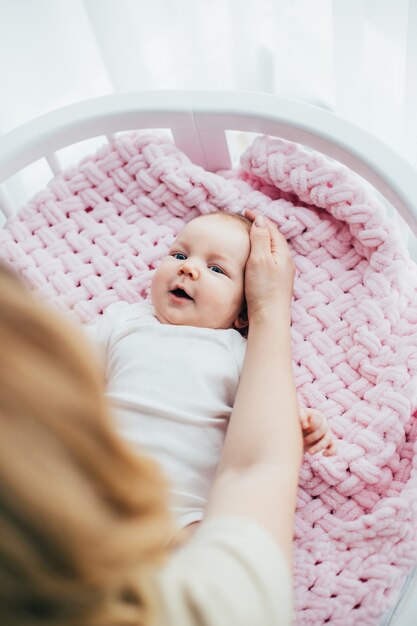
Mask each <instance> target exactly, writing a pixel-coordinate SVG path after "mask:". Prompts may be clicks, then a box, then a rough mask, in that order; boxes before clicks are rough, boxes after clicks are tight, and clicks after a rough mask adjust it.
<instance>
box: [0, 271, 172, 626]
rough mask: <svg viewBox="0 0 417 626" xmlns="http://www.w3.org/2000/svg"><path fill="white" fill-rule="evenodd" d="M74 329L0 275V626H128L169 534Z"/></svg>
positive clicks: (146, 615) (143, 463)
mask: <svg viewBox="0 0 417 626" xmlns="http://www.w3.org/2000/svg"><path fill="white" fill-rule="evenodd" d="M165 488H166V485H165V482H164V480H163V478H162V476H161V474H160V472H159V470H158V467H157V466H156V465H155V464H154V463H153V462H152V461H150V460H148V459H146V458H138V456H137V455H136V454H135V453H133V451H131V450H130V449H129V448H128V447H127V446H125V445H124V444H123V443H122V442H121V441H120V440H119V439H118V438H117V436H116V435H115V434H114V430H113V424H112V421H111V418H110V415H109V412H108V409H107V405H106V402H105V400H104V398H103V380H102V375H101V372H100V368H99V367H98V365H97V364H96V363H95V362H94V359H93V356H92V355H91V354H90V352H89V350H88V346H87V345H85V342H84V341H82V337H81V336H80V335H79V332H77V331H76V329H75V328H72V325H71V324H70V323H69V322H68V321H66V320H65V319H63V318H62V319H61V317H60V316H58V314H56V313H54V312H53V311H52V310H50V309H49V308H47V307H45V306H44V305H43V304H41V303H40V302H39V301H38V300H37V299H35V297H33V296H32V295H31V294H30V293H29V291H28V290H27V289H26V288H25V287H24V286H23V285H22V284H21V283H20V282H19V281H18V280H17V279H16V277H15V276H14V275H13V274H12V273H11V272H10V271H9V270H6V269H5V268H4V267H2V266H0V623H1V624H5V625H6V624H7V625H11V624H13V626H35V625H40V624H42V626H45V625H51V626H52V625H53V626H121V625H122V624H123V626H129V625H132V626H133V625H134V626H139V625H142V624H149V623H150V621H151V620H152V615H153V611H154V609H155V607H156V605H155V597H154V590H153V586H152V583H151V577H152V572H153V570H154V569H155V568H156V567H157V566H159V564H160V563H161V562H162V560H163V559H164V556H165V547H164V546H165V545H166V544H167V542H168V540H169V538H170V537H171V535H172V524H171V518H170V515H169V513H168V507H167V502H166V499H165V498H166V495H165V493H166V491H165Z"/></svg>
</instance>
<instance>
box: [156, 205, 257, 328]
mask: <svg viewBox="0 0 417 626" xmlns="http://www.w3.org/2000/svg"><path fill="white" fill-rule="evenodd" d="M249 251H250V240H249V233H248V232H247V230H246V228H245V226H244V225H243V224H241V223H239V222H238V221H237V220H235V219H234V218H230V217H227V216H226V217H225V216H222V215H220V216H219V215H208V216H202V217H198V218H196V219H194V220H192V221H191V222H189V223H188V224H187V225H186V226H185V227H184V229H183V230H182V231H181V232H180V233H179V235H178V237H177V238H176V240H175V241H174V243H173V244H172V246H171V248H170V251H169V254H168V256H167V257H166V258H165V259H164V260H163V261H162V263H161V265H160V266H159V268H158V269H157V271H156V272H155V274H154V277H153V280H152V288H151V293H152V302H153V305H154V309H155V314H156V317H157V319H158V320H159V321H160V322H161V323H163V324H176V325H180V326H198V327H201V328H232V327H234V326H236V327H238V326H239V322H238V318H239V314H240V312H241V310H242V305H243V302H244V271H245V265H246V261H247V259H248V256H249Z"/></svg>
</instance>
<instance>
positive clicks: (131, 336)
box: [86, 302, 246, 527]
mask: <svg viewBox="0 0 417 626" xmlns="http://www.w3.org/2000/svg"><path fill="white" fill-rule="evenodd" d="M86 330H87V333H88V335H89V336H90V337H91V338H92V339H93V340H94V341H95V342H96V343H98V344H99V345H100V346H101V347H102V348H103V349H104V351H105V358H106V373H107V396H108V397H109V399H110V401H111V403H112V405H113V406H114V407H115V409H116V419H117V422H118V425H119V431H120V433H121V434H122V436H123V437H124V438H125V439H127V440H128V441H129V442H130V443H131V444H133V445H134V446H135V447H136V448H137V450H138V451H140V452H141V453H143V452H147V453H149V455H150V456H152V457H153V458H154V459H155V460H157V461H158V462H159V463H160V464H161V466H162V469H163V470H164V472H165V474H166V476H167V478H168V479H169V481H170V483H171V489H170V496H171V505H172V509H173V510H174V512H175V513H176V515H177V516H178V523H179V525H180V526H181V527H184V526H186V525H187V524H190V523H191V522H195V521H199V520H201V519H202V518H203V515H204V510H205V507H206V503H207V497H208V494H209V490H210V486H211V484H212V482H213V478H214V474H215V471H216V468H217V464H218V462H219V457H220V452H221V450H222V447H223V441H224V437H225V433H226V428H227V424H228V420H229V417H230V414H231V410H232V407H233V403H234V400H235V395H236V391H237V387H238V383H239V377H240V372H241V368H242V364H243V358H244V354H245V349H246V340H245V339H244V338H243V337H242V336H241V335H240V334H239V333H238V332H237V331H236V330H234V329H227V330H217V329H216V330H214V329H211V328H197V327H194V326H173V325H170V324H161V323H160V322H159V321H158V320H157V319H156V317H155V316H154V312H153V308H152V305H151V304H149V303H148V302H141V303H137V304H128V303H126V302H118V303H116V304H113V305H111V306H110V307H109V308H108V309H107V311H106V312H105V314H104V315H103V317H102V318H100V320H99V321H97V322H95V323H93V324H90V325H89V326H87V327H86Z"/></svg>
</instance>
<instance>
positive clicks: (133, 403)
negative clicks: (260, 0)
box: [87, 213, 334, 528]
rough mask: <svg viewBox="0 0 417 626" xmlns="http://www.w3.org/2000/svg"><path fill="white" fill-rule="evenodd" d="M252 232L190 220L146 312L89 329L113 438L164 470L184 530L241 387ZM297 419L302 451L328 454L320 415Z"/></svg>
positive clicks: (237, 219)
mask: <svg viewBox="0 0 417 626" xmlns="http://www.w3.org/2000/svg"><path fill="white" fill-rule="evenodd" d="M250 228H251V222H250V220H248V219H246V218H243V217H242V216H239V215H235V214H226V213H213V214H209V215H205V216H200V217H197V218H195V219H193V220H191V221H190V222H189V223H188V224H187V225H186V226H185V227H184V228H183V230H182V231H181V232H180V233H179V235H178V237H177V238H176V239H175V241H174V243H173V244H172V246H171V248H170V250H169V253H168V256H167V257H166V258H164V259H163V260H162V262H161V264H160V266H159V267H158V269H157V270H156V272H155V274H154V276H153V279H152V285H151V299H152V304H151V303H149V302H148V301H144V302H141V303H136V304H128V303H125V302H120V303H116V304H114V305H112V306H110V307H109V308H108V309H107V311H106V313H105V315H104V316H103V317H102V318H101V319H100V320H99V321H98V322H96V323H94V324H92V325H90V326H89V327H87V330H88V332H89V334H90V336H91V337H92V338H93V339H94V340H95V341H96V342H98V343H99V344H100V345H101V346H102V348H103V349H104V352H105V357H106V376H107V395H108V397H109V398H110V401H111V403H112V404H113V406H114V407H115V409H116V419H117V420H118V424H119V430H120V432H121V434H122V435H123V436H124V437H125V438H126V439H127V440H128V441H129V442H131V444H133V445H134V446H136V447H137V449H138V450H140V451H141V452H143V451H146V452H148V453H149V454H150V455H151V456H153V457H154V458H155V459H156V460H157V461H158V462H159V463H160V464H161V466H162V468H163V469H164V471H165V474H166V476H167V477H168V479H169V480H170V483H171V489H170V498H171V506H172V509H173V510H174V512H175V513H176V515H177V519H178V524H179V526H180V527H182V528H184V527H186V526H188V525H190V524H193V523H195V522H198V521H200V520H201V519H202V518H203V516H204V510H205V507H206V503H207V498H208V494H209V490H210V486H211V484H212V482H213V479H214V475H215V472H216V468H217V464H218V461H219V457H220V452H221V449H222V446H223V441H224V437H225V433H226V429H227V424H228V419H229V417H230V414H231V411H232V408H233V403H234V399H235V395H236V391H237V387H238V384H239V376H240V372H241V369H242V364H243V359H244V355H245V349H246V340H245V338H244V336H243V335H244V334H245V331H246V330H247V326H248V319H247V313H246V303H245V296H244V277H245V265H246V261H247V259H248V256H249V252H250V239H249V231H250ZM254 419H256V416H254ZM300 419H301V425H302V428H303V435H304V446H305V449H306V450H309V451H310V452H312V453H313V452H318V451H320V450H324V454H326V455H330V454H333V453H334V442H333V439H332V434H331V431H330V429H329V427H328V425H327V422H326V420H325V418H324V416H323V415H322V414H321V413H319V412H318V411H314V410H307V409H305V410H303V411H302V412H301V414H300Z"/></svg>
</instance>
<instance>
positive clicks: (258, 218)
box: [255, 213, 265, 228]
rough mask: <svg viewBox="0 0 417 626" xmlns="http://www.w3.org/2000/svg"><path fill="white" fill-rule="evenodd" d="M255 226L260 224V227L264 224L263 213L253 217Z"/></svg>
mask: <svg viewBox="0 0 417 626" xmlns="http://www.w3.org/2000/svg"><path fill="white" fill-rule="evenodd" d="M255 226H260V227H261V228H262V227H263V226H265V220H264V217H263V215H259V213H258V215H257V216H256V217H255Z"/></svg>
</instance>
